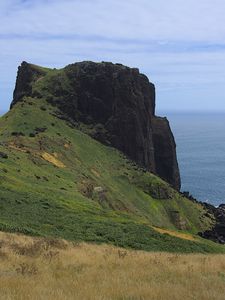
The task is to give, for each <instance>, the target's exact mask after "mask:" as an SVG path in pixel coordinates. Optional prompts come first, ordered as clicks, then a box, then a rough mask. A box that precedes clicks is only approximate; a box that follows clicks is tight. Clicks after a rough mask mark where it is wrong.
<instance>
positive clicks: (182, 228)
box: [0, 69, 224, 252]
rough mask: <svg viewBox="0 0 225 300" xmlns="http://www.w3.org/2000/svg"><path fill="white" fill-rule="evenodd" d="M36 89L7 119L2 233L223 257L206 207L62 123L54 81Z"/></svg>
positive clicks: (77, 126) (1, 128) (80, 126)
mask: <svg viewBox="0 0 225 300" xmlns="http://www.w3.org/2000/svg"><path fill="white" fill-rule="evenodd" d="M40 70H42V69H40ZM45 72H47V73H48V72H50V73H51V71H45ZM52 72H53V73H55V72H58V71H55V70H53V71H52ZM53 73H51V76H53V75H52V74H53ZM49 76H50V75H49ZM45 80H46V81H45ZM32 84H33V86H32V91H33V92H32V93H33V94H32V96H25V95H23V96H22V98H21V99H22V101H21V99H20V101H17V102H16V103H14V104H13V106H12V109H11V110H10V111H9V112H8V113H7V114H5V115H4V116H3V117H1V118H0V169H1V175H0V209H1V215H0V229H1V230H3V231H13V232H21V233H26V234H29V235H39V236H52V237H60V238H65V239H68V240H82V241H89V242H90V241H91V242H97V243H103V242H104V243H105V242H107V243H111V244H114V245H117V246H122V247H131V248H135V249H143V250H149V251H150V250H151V251H153V250H154V251H155V250H158V251H171V252H224V248H223V247H222V246H220V245H217V244H215V243H213V242H210V241H207V240H204V239H201V238H200V237H198V236H197V233H198V232H202V231H205V230H207V229H210V228H211V226H212V225H213V223H214V217H213V216H212V215H210V214H209V213H208V212H207V210H206V209H205V208H204V207H203V206H202V205H201V204H199V203H196V202H193V201H190V200H188V199H186V198H185V197H183V196H182V195H181V194H180V193H179V192H177V191H176V190H175V189H173V188H172V187H171V185H169V184H168V183H166V182H165V181H163V180H162V179H160V178H159V177H157V176H156V175H153V174H152V173H150V172H149V171H147V170H146V169H145V168H142V167H140V166H139V165H138V164H136V163H134V161H131V160H129V159H128V158H127V157H126V156H125V155H124V154H122V152H120V151H119V150H116V149H115V148H113V147H110V146H107V145H104V144H103V143H100V142H99V141H97V140H96V139H94V138H92V137H91V136H90V132H89V131H90V127H87V126H86V124H84V123H82V122H77V123H72V122H71V121H70V120H68V118H63V117H62V115H61V116H60V117H59V110H58V107H57V106H55V105H52V104H50V103H49V101H48V99H46V98H47V95H45V94H43V95H42V96H40V91H41V90H42V91H43V90H44V91H46V93H47V92H48V90H47V89H45V88H44V87H45V85H46V86H48V85H49V77H48V76H47V77H46V78H43V79H42V80H36V81H34V82H33V83H32ZM40 85H41V86H40ZM38 90H39V95H38V97H37V91H38Z"/></svg>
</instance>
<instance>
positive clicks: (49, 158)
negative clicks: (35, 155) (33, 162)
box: [41, 152, 66, 168]
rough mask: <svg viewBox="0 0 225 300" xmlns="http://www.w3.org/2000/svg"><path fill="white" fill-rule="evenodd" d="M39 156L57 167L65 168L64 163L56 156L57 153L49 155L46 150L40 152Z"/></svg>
mask: <svg viewBox="0 0 225 300" xmlns="http://www.w3.org/2000/svg"><path fill="white" fill-rule="evenodd" d="M41 157H42V158H43V159H44V160H46V161H48V162H50V163H51V164H53V165H54V166H56V167H58V168H65V167H66V166H65V165H64V163H62V162H61V161H60V160H59V159H58V158H57V153H54V155H51V154H49V153H47V152H44V153H42V154H41Z"/></svg>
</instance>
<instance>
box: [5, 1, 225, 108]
mask: <svg viewBox="0 0 225 300" xmlns="http://www.w3.org/2000/svg"><path fill="white" fill-rule="evenodd" d="M224 14H225V1H224V0H213V1H212V0H198V1H196V0H188V1H187V0H170V1H168V0H123V1H121V0H120V1H119V0H23V1H22V0H0V111H2V110H7V109H8V107H9V104H10V102H11V100H12V93H13V89H14V85H15V79H16V72H17V67H18V65H19V64H20V63H21V62H22V61H23V60H26V61H28V62H32V63H34V64H39V65H43V66H48V67H57V68H61V67H63V66H65V65H67V64H69V63H72V62H76V61H82V60H93V61H112V62H120V63H123V64H126V65H128V66H131V67H138V68H139V69H140V71H141V72H143V73H145V74H147V75H148V77H149V79H150V81H152V82H153V83H154V84H155V85H156V90H157V109H158V111H160V110H163V111H173V110H178V111H180V110H192V111H193V110H210V111H212V110H217V111H223V110H224V111H225V21H224Z"/></svg>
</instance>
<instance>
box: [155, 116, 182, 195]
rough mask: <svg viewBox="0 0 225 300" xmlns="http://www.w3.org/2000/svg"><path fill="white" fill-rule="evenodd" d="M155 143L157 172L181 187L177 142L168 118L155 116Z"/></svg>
mask: <svg viewBox="0 0 225 300" xmlns="http://www.w3.org/2000/svg"><path fill="white" fill-rule="evenodd" d="M152 122H153V144H154V150H155V151H154V154H155V166H156V174H158V175H159V176H160V177H161V178H163V179H164V180H166V181H167V182H169V183H170V184H172V185H173V186H174V187H175V188H176V189H178V190H179V189H180V184H181V182H180V173H179V168H178V163H177V156H176V144H175V141H174V137H173V134H172V131H171V129H170V126H169V122H168V120H167V119H166V118H160V117H153V118H152Z"/></svg>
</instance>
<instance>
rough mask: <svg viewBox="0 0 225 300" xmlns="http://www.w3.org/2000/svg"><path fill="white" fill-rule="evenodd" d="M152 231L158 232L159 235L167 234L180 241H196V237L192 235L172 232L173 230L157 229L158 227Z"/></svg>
mask: <svg viewBox="0 0 225 300" xmlns="http://www.w3.org/2000/svg"><path fill="white" fill-rule="evenodd" d="M152 227H153V228H154V230H156V231H158V232H159V233H167V234H169V235H172V236H175V237H178V238H180V239H184V240H188V241H196V240H197V239H196V237H194V236H193V235H191V234H189V233H184V232H178V231H173V230H169V229H163V228H159V227H154V226H152Z"/></svg>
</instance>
